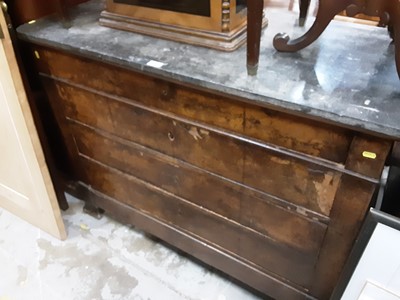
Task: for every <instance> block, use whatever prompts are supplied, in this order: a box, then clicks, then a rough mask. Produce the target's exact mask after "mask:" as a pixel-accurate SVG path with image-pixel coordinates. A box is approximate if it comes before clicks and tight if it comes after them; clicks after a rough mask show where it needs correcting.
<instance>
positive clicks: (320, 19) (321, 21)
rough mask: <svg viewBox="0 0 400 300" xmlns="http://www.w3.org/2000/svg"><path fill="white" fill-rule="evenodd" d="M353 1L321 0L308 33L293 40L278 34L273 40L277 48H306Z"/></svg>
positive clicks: (291, 50) (281, 49) (290, 49)
mask: <svg viewBox="0 0 400 300" xmlns="http://www.w3.org/2000/svg"><path fill="white" fill-rule="evenodd" d="M352 2H353V0H343V1H338V0H320V2H319V8H318V14H317V17H316V19H315V22H314V24H313V25H312V26H311V28H310V29H309V30H308V31H307V33H305V34H304V35H303V36H301V37H299V38H297V39H295V40H293V41H292V40H290V37H289V36H288V35H287V34H281V33H280V34H277V35H276V36H275V38H274V42H273V44H274V47H275V49H277V50H278V51H283V52H295V51H298V50H301V49H304V48H305V47H307V46H308V45H310V44H311V43H313V42H314V41H315V40H316V39H317V38H318V37H319V36H320V35H321V33H322V32H324V30H325V29H326V27H327V26H328V25H329V23H330V22H331V21H332V19H333V18H334V17H335V16H336V15H337V14H338V13H339V12H341V11H342V10H344V9H346V7H348V6H349V5H350V4H351V3H352Z"/></svg>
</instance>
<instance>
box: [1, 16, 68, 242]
mask: <svg viewBox="0 0 400 300" xmlns="http://www.w3.org/2000/svg"><path fill="white" fill-rule="evenodd" d="M0 27H1V29H2V32H4V36H5V37H4V39H0V206H1V207H3V208H5V209H7V210H9V211H10V212H12V213H14V214H16V215H18V216H19V217H21V218H23V219H25V220H26V221H28V222H30V223H32V224H33V225H35V226H37V227H39V228H41V229H43V230H45V231H47V232H49V233H51V234H52V235H54V236H56V237H58V238H65V237H66V233H65V229H64V223H63V221H62V218H61V213H60V209H59V207H58V203H57V199H56V195H55V192H54V189H53V185H52V182H51V178H50V175H49V171H48V169H47V165H46V162H45V159H44V155H43V151H42V148H41V145H40V141H39V137H38V134H37V132H36V128H35V125H34V122H33V118H32V114H31V111H30V107H29V104H28V99H27V96H26V93H25V89H24V86H23V83H22V78H21V75H20V73H19V68H18V64H17V61H16V58H15V54H14V49H13V45H12V42H11V39H10V36H9V33H8V28H7V24H6V22H5V18H4V15H3V11H2V10H1V9H0Z"/></svg>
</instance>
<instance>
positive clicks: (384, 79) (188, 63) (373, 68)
mask: <svg viewBox="0 0 400 300" xmlns="http://www.w3.org/2000/svg"><path fill="white" fill-rule="evenodd" d="M103 8H104V3H103V1H102V0H92V1H90V2H87V3H85V4H82V5H80V6H78V7H76V8H74V9H73V10H72V12H71V15H72V26H71V27H70V28H69V29H66V28H64V27H63V26H62V24H61V23H60V22H59V20H58V19H57V18H55V17H48V18H44V19H41V20H37V21H36V22H35V23H33V24H25V25H22V26H20V27H19V28H18V29H17V30H18V33H19V37H20V38H21V39H23V40H27V41H30V42H33V43H36V44H40V45H46V46H51V47H53V48H57V49H62V50H64V51H68V52H72V53H75V54H79V55H82V56H85V57H90V58H92V59H97V60H99V61H104V62H109V63H112V64H114V65H119V66H124V67H125V68H129V69H132V70H136V71H139V72H143V73H146V74H150V75H156V76H159V77H163V78H167V79H173V80H174V81H181V82H184V83H186V84H190V85H195V86H199V87H201V88H203V89H204V88H205V89H208V90H212V91H217V92H222V93H226V94H229V95H233V96H235V97H239V98H243V99H246V101H249V102H251V103H255V104H258V105H263V106H266V107H271V108H275V109H278V110H284V111H289V112H291V113H295V114H299V113H300V114H302V115H307V116H309V117H312V118H317V119H322V120H325V121H327V122H334V123H336V124H340V125H342V126H345V127H351V128H356V129H357V130H363V131H368V132H370V133H374V134H378V135H385V136H390V137H392V138H394V139H400V80H399V78H398V76H397V72H396V66H395V61H394V46H393V45H392V44H391V40H390V38H389V36H388V34H387V30H386V29H383V28H378V27H371V26H366V25H360V24H352V23H347V22H346V23H345V22H340V21H333V22H332V23H331V24H330V26H329V27H328V29H327V30H326V31H325V32H324V33H323V34H322V36H321V37H320V39H319V40H317V41H316V42H315V43H314V44H312V45H311V46H309V47H308V48H306V49H303V50H301V51H299V52H297V53H280V52H277V51H276V50H275V49H274V48H273V47H272V40H273V37H274V35H275V34H276V33H279V32H287V33H289V34H290V35H291V36H296V37H297V36H299V35H301V34H302V33H303V32H305V30H306V29H307V26H310V25H311V24H312V21H313V20H311V19H309V20H308V22H307V25H306V29H302V28H299V27H297V26H295V24H296V18H297V15H296V14H294V13H289V12H282V11H277V10H275V9H268V8H267V11H266V16H267V18H268V19H269V27H268V28H267V29H265V30H264V32H263V36H262V44H261V55H260V63H259V71H258V75H257V76H253V77H252V76H248V75H247V71H246V47H245V46H243V47H241V48H239V49H238V50H236V51H234V52H228V53H227V52H220V51H217V50H211V49H207V48H203V47H196V46H191V45H186V44H181V43H177V42H171V41H167V40H162V39H157V38H152V37H148V36H144V35H140V34H135V33H131V32H125V31H120V30H115V29H111V28H107V27H103V26H100V25H99V24H98V18H99V15H100V11H101V10H102V9H103Z"/></svg>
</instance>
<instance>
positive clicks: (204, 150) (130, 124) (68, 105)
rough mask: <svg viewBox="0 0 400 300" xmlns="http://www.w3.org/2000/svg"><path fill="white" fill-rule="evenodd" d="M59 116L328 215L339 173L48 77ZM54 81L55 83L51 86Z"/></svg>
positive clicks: (338, 180) (49, 88) (49, 87)
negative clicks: (59, 106)
mask: <svg viewBox="0 0 400 300" xmlns="http://www.w3.org/2000/svg"><path fill="white" fill-rule="evenodd" d="M47 85H48V90H52V95H51V98H53V99H54V101H61V102H62V103H63V106H64V108H65V112H64V113H65V115H66V117H67V118H68V119H70V120H75V121H78V122H80V123H82V124H87V125H89V126H92V127H96V128H99V129H101V130H104V131H107V132H109V133H111V134H114V135H116V136H118V137H120V138H123V139H126V140H129V141H133V142H135V143H138V144H141V145H143V146H146V147H148V148H151V149H154V150H157V151H159V152H162V153H164V154H167V155H169V156H172V157H175V158H177V159H180V160H183V161H185V162H187V163H190V164H192V165H194V166H197V167H199V168H202V169H204V170H206V171H209V172H212V173H215V174H218V175H220V176H222V177H224V178H227V179H229V180H233V181H235V182H238V183H241V184H244V185H246V186H249V187H252V188H255V189H257V190H259V191H261V192H264V193H268V194H271V195H273V196H275V197H278V198H281V199H282V201H287V202H289V203H291V204H295V205H298V206H300V207H299V209H298V210H299V211H302V208H305V210H304V213H306V210H311V211H314V212H316V213H318V214H322V215H325V216H329V212H330V209H331V206H332V203H333V200H334V197H335V193H336V189H337V187H338V185H339V182H340V177H341V173H340V172H338V171H335V170H329V169H327V168H325V167H323V166H321V165H317V164H314V163H312V162H308V161H304V160H302V159H301V158H296V157H290V156H288V155H287V154H285V153H283V154H282V153H278V152H274V151H273V150H271V149H268V148H265V147H263V146H262V145H256V144H251V143H248V142H246V141H244V140H241V139H238V138H235V137H233V136H230V135H226V134H223V133H220V132H214V131H211V130H210V129H209V128H208V129H205V128H202V127H199V126H197V125H193V124H190V123H187V122H184V121H182V120H177V119H173V118H171V117H168V116H163V115H161V114H158V113H155V112H152V111H149V110H146V109H144V108H139V107H136V106H133V105H132V104H131V103H126V102H123V101H119V100H118V99H111V98H107V97H104V96H100V95H96V94H94V93H90V92H88V91H84V90H81V89H78V88H75V87H71V86H69V85H66V84H63V83H54V82H50V81H48V84H47ZM54 85H55V86H54Z"/></svg>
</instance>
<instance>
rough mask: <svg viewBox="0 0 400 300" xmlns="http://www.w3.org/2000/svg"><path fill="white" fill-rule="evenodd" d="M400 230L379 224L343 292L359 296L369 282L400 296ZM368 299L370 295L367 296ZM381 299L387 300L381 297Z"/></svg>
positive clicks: (350, 298)
mask: <svg viewBox="0 0 400 300" xmlns="http://www.w3.org/2000/svg"><path fill="white" fill-rule="evenodd" d="M399 272H400V231H398V230H395V229H393V228H391V227H389V226H386V225H383V224H380V223H379V224H378V225H377V226H376V228H375V231H374V233H373V234H372V236H371V239H370V241H369V243H368V245H367V247H366V249H365V251H364V253H363V255H362V257H361V259H360V261H359V263H358V265H357V267H356V270H355V271H354V273H353V276H352V277H351V279H350V282H349V284H348V286H347V288H346V291H345V292H344V294H343V297H342V299H343V300H354V299H358V298H359V296H360V294H361V291H362V290H363V288H364V286H365V285H366V283H367V282H370V283H373V284H375V285H377V286H379V287H381V288H382V289H385V290H387V291H388V292H390V293H392V294H394V295H396V296H399V297H400V292H399V288H400V273H399ZM366 299H367V298H366ZM377 300H386V298H378V299H377Z"/></svg>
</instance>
